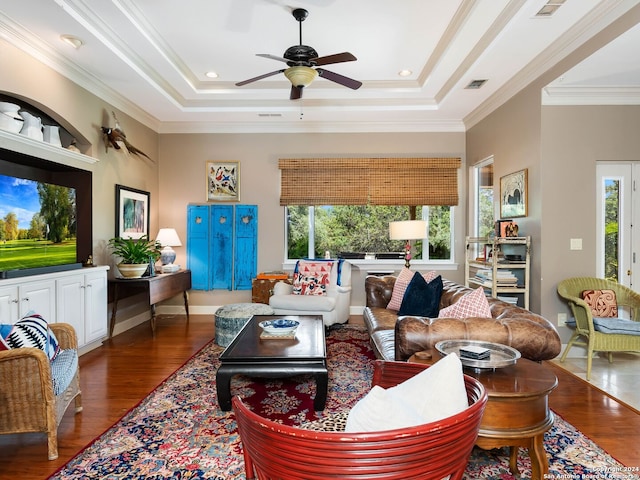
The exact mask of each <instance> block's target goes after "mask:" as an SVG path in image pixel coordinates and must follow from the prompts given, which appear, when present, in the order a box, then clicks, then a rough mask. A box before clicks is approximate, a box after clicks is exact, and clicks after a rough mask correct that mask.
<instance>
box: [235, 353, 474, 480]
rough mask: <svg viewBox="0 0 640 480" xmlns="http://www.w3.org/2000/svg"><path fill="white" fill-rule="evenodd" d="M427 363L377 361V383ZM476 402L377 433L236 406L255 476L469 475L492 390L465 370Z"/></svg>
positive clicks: (315, 479) (430, 478)
mask: <svg viewBox="0 0 640 480" xmlns="http://www.w3.org/2000/svg"><path fill="white" fill-rule="evenodd" d="M424 368H428V367H427V366H426V365H423V364H419V363H406V362H385V361H382V360H377V361H376V364H375V370H374V377H373V384H374V385H380V386H381V387H383V388H387V387H390V386H393V385H396V384H398V383H400V382H402V381H403V380H406V379H407V378H409V377H412V376H413V375H415V374H417V373H419V372H420V371H422V369H424ZM464 381H465V386H466V389H467V397H468V399H469V404H470V406H469V407H468V408H467V409H466V410H464V411H462V412H460V413H458V414H456V415H454V416H452V417H449V418H446V419H443V420H440V421H437V422H432V423H426V424H424V425H419V426H416V427H407V428H399V429H396V430H387V431H381V432H370V433H344V432H319V431H314V430H304V429H301V428H296V427H291V426H286V425H282V424H280V423H276V422H272V421H270V420H267V419H265V418H262V417H260V416H258V415H257V414H255V413H254V412H252V411H251V410H249V408H247V406H246V405H245V404H244V403H243V402H242V400H241V399H240V398H239V397H235V398H234V399H233V409H234V412H235V415H236V421H237V422H238V430H239V432H240V438H241V440H242V444H243V448H244V462H245V471H246V477H247V479H248V480H251V479H254V478H259V479H260V480H269V479H279V480H294V479H295V480H303V479H304V480H325V479H327V478H340V479H342V480H355V479H358V480H364V479H378V480H381V479H387V480H388V479H396V480H406V479H407V478H413V479H426V480H440V479H442V478H444V477H447V475H450V477H449V478H450V479H452V480H456V479H460V478H462V475H463V473H464V470H465V468H466V466H467V462H468V460H469V455H470V454H471V450H472V448H473V445H474V443H475V441H476V438H477V436H478V431H479V429H480V421H481V420H482V414H483V412H484V407H485V405H486V402H487V393H486V391H485V389H484V387H483V386H482V384H481V383H480V382H478V381H477V380H475V379H474V378H471V377H469V376H466V375H465V378H464Z"/></svg>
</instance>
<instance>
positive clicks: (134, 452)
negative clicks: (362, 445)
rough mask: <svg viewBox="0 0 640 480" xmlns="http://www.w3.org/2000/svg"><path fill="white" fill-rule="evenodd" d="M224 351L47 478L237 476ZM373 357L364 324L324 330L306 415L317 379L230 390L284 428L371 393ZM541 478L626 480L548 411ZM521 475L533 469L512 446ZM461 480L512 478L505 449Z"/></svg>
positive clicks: (199, 362) (488, 455) (238, 380)
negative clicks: (322, 396)
mask: <svg viewBox="0 0 640 480" xmlns="http://www.w3.org/2000/svg"><path fill="white" fill-rule="evenodd" d="M222 351H223V348H222V347H219V346H218V345H216V344H215V343H213V342H212V343H209V344H208V345H206V346H205V347H204V348H203V349H202V350H200V352H198V353H197V354H195V355H194V356H193V358H191V359H190V360H189V361H188V362H187V363H186V364H185V365H184V366H183V367H182V368H180V369H179V370H178V371H176V372H175V373H174V374H173V375H171V376H170V377H169V378H167V379H166V380H165V381H164V382H163V383H162V384H161V385H159V386H158V387H157V388H156V389H155V390H154V391H153V392H152V393H151V394H150V395H149V396H147V397H146V398H145V399H143V400H142V401H141V402H140V403H139V404H138V405H137V406H136V407H135V408H133V409H132V410H131V411H129V412H128V413H127V414H126V415H124V416H123V417H122V418H121V419H120V421H118V422H117V423H116V424H115V425H113V427H111V428H110V429H109V430H108V431H106V432H105V433H104V434H102V435H101V436H100V437H98V438H96V439H95V440H94V441H93V442H92V443H91V444H90V445H88V446H87V447H86V448H85V449H84V450H83V451H82V452H80V453H79V454H78V455H77V456H76V457H75V458H73V459H72V460H71V461H70V462H69V463H67V464H66V465H65V466H63V467H62V468H61V469H59V470H58V471H57V472H56V473H55V474H54V475H52V476H51V477H50V478H51V479H56V480H57V479H60V480H62V479H64V480H69V479H78V480H79V479H89V478H91V479H93V478H95V479H98V478H99V479H110V480H115V479H147V480H149V479H157V480H160V479H215V480H241V479H245V474H244V460H243V457H242V442H241V441H240V437H239V435H238V432H237V428H236V422H235V418H234V415H233V412H223V411H221V410H220V409H219V408H218V400H217V396H216V386H215V373H216V371H217V368H218V366H219V364H220V363H219V356H220V353H221V352H222ZM373 360H374V355H373V353H372V351H371V348H370V346H369V335H368V333H367V331H366V329H365V328H364V327H358V326H337V327H332V328H331V329H330V330H329V332H328V335H327V363H328V370H329V391H328V396H327V404H326V408H325V410H324V411H323V412H315V411H314V410H313V400H312V399H313V396H314V395H315V381H314V380H313V379H312V378H311V377H304V376H301V377H296V378H293V379H255V378H254V379H250V378H246V377H235V378H234V379H233V381H232V392H231V393H232V394H233V395H240V396H241V397H242V398H243V399H244V400H245V402H246V403H248V404H249V405H250V406H251V407H252V408H253V409H254V410H255V411H256V412H257V413H259V414H260V415H262V416H264V417H267V418H270V419H272V420H275V421H278V422H282V423H284V424H288V425H299V424H301V423H303V422H308V421H314V420H321V419H322V418H323V416H326V415H328V414H331V413H335V412H344V411H346V410H349V409H350V408H351V407H352V406H353V405H354V404H355V403H356V402H357V400H358V399H359V398H361V397H362V396H363V395H364V394H365V393H366V392H367V391H368V390H369V387H370V383H371V377H372V372H373V366H372V364H373ZM545 449H546V451H547V453H548V456H549V476H548V477H545V478H571V479H582V478H600V479H602V478H606V479H625V480H629V479H630V478H638V477H630V476H629V474H628V473H627V474H626V475H624V474H618V473H606V474H604V475H603V473H602V472H620V471H624V469H623V468H621V467H622V465H621V464H620V463H618V462H617V461H616V460H615V459H614V458H612V457H611V456H610V455H609V454H607V453H606V452H605V451H604V450H602V449H601V448H600V447H598V446H597V445H596V444H594V443H593V442H592V441H591V440H589V439H588V438H587V437H585V436H584V435H582V434H581V433H580V432H579V431H578V430H576V429H575V428H574V427H573V426H572V425H570V424H569V423H567V422H566V421H564V420H563V419H562V418H560V417H559V416H558V415H556V421H555V424H554V425H553V426H552V428H551V429H550V430H549V431H548V432H547V434H546V435H545ZM518 466H519V468H520V471H521V474H522V478H531V463H530V461H529V456H528V455H527V452H526V450H523V449H520V451H519V458H518ZM464 478H465V479H466V480H472V479H473V480H475V479H495V480H510V479H513V478H514V477H513V476H512V475H511V474H510V473H509V452H508V449H496V450H487V451H485V450H481V449H478V448H477V447H476V448H475V449H474V451H473V453H472V456H471V458H470V460H469V465H468V467H467V471H466V474H465V477H464Z"/></svg>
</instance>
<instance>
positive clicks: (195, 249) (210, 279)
mask: <svg viewBox="0 0 640 480" xmlns="http://www.w3.org/2000/svg"><path fill="white" fill-rule="evenodd" d="M257 267H258V207H257V206H256V205H220V204H209V205H189V206H188V207H187V268H189V269H190V270H191V283H192V288H193V289H195V290H213V289H225V290H250V289H251V282H252V280H253V279H254V278H255V277H256V273H257Z"/></svg>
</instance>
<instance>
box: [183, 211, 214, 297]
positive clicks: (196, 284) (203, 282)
mask: <svg viewBox="0 0 640 480" xmlns="http://www.w3.org/2000/svg"><path fill="white" fill-rule="evenodd" d="M187 268H188V269H189V270H191V288H193V289H194V290H210V289H211V283H210V281H209V278H210V276H209V207H208V206H207V205H189V206H188V207H187Z"/></svg>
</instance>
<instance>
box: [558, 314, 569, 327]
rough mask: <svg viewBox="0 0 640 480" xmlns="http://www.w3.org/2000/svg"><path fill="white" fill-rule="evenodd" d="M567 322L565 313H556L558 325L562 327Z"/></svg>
mask: <svg viewBox="0 0 640 480" xmlns="http://www.w3.org/2000/svg"><path fill="white" fill-rule="evenodd" d="M566 324H567V314H566V313H559V314H558V326H559V327H564V326H565V325H566Z"/></svg>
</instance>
